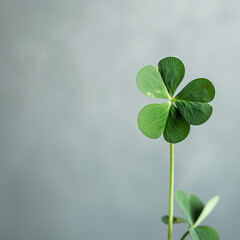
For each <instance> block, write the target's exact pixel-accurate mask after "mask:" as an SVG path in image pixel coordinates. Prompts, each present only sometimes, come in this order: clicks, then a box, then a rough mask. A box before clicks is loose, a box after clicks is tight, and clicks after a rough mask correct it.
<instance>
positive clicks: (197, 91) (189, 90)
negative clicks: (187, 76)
mask: <svg viewBox="0 0 240 240" xmlns="http://www.w3.org/2000/svg"><path fill="white" fill-rule="evenodd" d="M214 96H215V88H214V86H213V84H212V83H211V82H210V81H209V80H208V79H206V78H197V79H195V80H193V81H191V82H190V83H188V84H187V85H186V86H185V87H184V88H183V90H182V91H181V92H180V93H178V94H177V96H176V97H175V99H177V100H187V101H191V102H203V103H208V102H211V101H212V100H213V98H214Z"/></svg>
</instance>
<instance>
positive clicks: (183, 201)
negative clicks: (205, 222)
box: [175, 190, 204, 225]
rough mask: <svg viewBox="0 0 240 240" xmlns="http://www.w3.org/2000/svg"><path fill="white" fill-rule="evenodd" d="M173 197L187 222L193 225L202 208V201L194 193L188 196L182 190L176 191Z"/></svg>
mask: <svg viewBox="0 0 240 240" xmlns="http://www.w3.org/2000/svg"><path fill="white" fill-rule="evenodd" d="M175 197H176V200H177V203H178V205H179V207H180V208H181V210H182V211H183V213H184V215H185V217H186V218H187V220H188V221H189V223H190V224H191V225H193V224H194V223H195V222H196V221H197V219H198V217H199V216H200V214H201V212H202V210H203V209H204V204H203V202H202V201H201V200H200V199H199V198H198V197H197V196H195V195H191V196H190V197H188V195H187V194H186V193H185V192H184V191H182V190H178V191H176V193H175Z"/></svg>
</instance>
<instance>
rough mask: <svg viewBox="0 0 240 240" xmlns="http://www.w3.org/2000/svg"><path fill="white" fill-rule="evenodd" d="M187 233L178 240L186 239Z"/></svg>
mask: <svg viewBox="0 0 240 240" xmlns="http://www.w3.org/2000/svg"><path fill="white" fill-rule="evenodd" d="M188 233H189V231H187V232H185V233H184V234H183V236H182V237H181V239H180V240H184V239H185V238H186V236H187V235H188Z"/></svg>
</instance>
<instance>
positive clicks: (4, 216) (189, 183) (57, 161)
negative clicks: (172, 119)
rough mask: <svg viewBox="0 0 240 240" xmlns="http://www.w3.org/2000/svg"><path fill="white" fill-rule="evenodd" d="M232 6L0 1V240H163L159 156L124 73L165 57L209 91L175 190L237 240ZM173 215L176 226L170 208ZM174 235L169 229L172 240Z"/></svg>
mask: <svg viewBox="0 0 240 240" xmlns="http://www.w3.org/2000/svg"><path fill="white" fill-rule="evenodd" d="M239 9H240V2H239V1H233V0H230V1H224V0H203V1H193V0H192V1H191V0H182V1H180V0H172V1H171V0H170V1H161V0H148V1H143V0H140V1H139V0H122V1H120V0H119V1H113V0H102V1H100V0H92V1H91V0H90V1H87V0H85V1H84V0H79V1H69V0H68V1H67V0H66V1H57V0H55V1H51V0H50V1H43V0H41V1H40V0H39V1H35V0H32V1H30V0H29V1H27V0H21V1H20V0H18V1H17V0H16V1H14V0H5V1H4V0H1V1H0V41H1V42H0V69H1V78H0V98H1V99H0V108H1V118H0V126H1V128H0V131H1V132H0V133H1V134H0V148H1V149H0V159H1V161H0V239H1V240H55V239H56V240H66V239H68V240H77V239H78V240H79V239H81V240H95V239H96V240H108V239H113V240H122V239H124V240H146V239H151V240H159V239H166V238H167V226H166V225H163V224H162V223H161V222H160V217H161V216H162V215H164V214H166V213H167V208H168V178H169V144H167V143H166V142H165V141H164V140H163V138H162V137H161V138H160V139H158V140H151V139H148V138H146V137H145V136H144V135H143V134H142V133H141V132H140V131H139V129H138V127H137V124H136V118H137V114H138V112H139V111H140V109H141V108H142V107H143V106H144V105H146V104H148V103H152V102H160V101H161V100H160V101H158V100H156V99H151V98H148V97H146V96H145V95H143V94H142V93H141V92H140V91H139V90H138V89H137V86H136V82H135V79H136V74H137V72H138V71H139V70H140V69H141V68H142V67H143V66H145V65H148V64H153V65H157V63H158V61H159V60H160V59H161V58H164V57H166V56H176V57H179V58H180V59H181V60H182V61H183V62H184V64H185V67H186V75H185V79H184V81H183V82H182V84H181V85H180V87H179V90H180V89H181V88H182V87H183V86H184V85H185V84H186V83H187V82H189V81H190V80H192V79H194V78H197V77H206V78H208V79H210V80H211V81H212V82H213V83H214V85H215V87H216V97H215V99H214V101H213V102H212V105H213V107H214V112H213V115H212V117H211V118H210V120H209V121H208V122H207V123H206V124H204V125H202V126H200V127H192V128H191V132H190V135H189V137H188V138H187V139H186V140H185V141H184V142H182V143H179V144H177V145H176V146H175V158H176V159H175V161H176V165H175V167H176V168H175V171H176V175H175V187H176V189H184V190H185V191H186V192H187V193H188V194H190V193H195V194H197V195H199V196H201V198H202V199H203V201H204V202H206V201H207V200H208V199H209V198H210V197H212V196H213V195H216V194H220V195H221V201H220V203H219V205H218V206H217V208H216V209H215V210H214V212H213V213H212V214H211V215H210V216H209V218H208V220H206V221H205V224H209V225H211V226H213V227H214V228H216V229H217V230H218V231H219V233H220V235H221V239H223V240H225V239H231V240H239V228H238V225H239V202H240V193H239V185H238V184H239V180H240V176H239V168H240V164H239V120H240V113H239V96H238V95H239V90H238V88H239V86H240V84H239V78H240V67H239V64H240V60H239V59H240V44H239V43H240V33H239V27H240V10H239ZM175 213H176V215H180V216H182V214H181V212H180V211H179V208H178V206H177V205H176V204H175ZM185 229H186V226H185V225H183V226H180V225H178V226H175V228H174V239H175V240H179V239H180V236H181V234H182V233H183V231H185Z"/></svg>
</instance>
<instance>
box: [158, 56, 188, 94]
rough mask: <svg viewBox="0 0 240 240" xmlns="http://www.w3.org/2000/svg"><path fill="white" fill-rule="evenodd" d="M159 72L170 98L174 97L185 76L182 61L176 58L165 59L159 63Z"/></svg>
mask: <svg viewBox="0 0 240 240" xmlns="http://www.w3.org/2000/svg"><path fill="white" fill-rule="evenodd" d="M158 70H159V72H160V74H161V76H162V78H163V81H164V83H165V85H166V86H167V89H168V92H169V94H170V96H171V97H173V95H174V93H175V91H176V89H177V87H178V86H179V84H180V83H181V81H182V80H183V77H184V74H185V68H184V65H183V63H182V61H181V60H179V59H178V58H175V57H167V58H164V59H162V60H161V61H160V62H159V63H158Z"/></svg>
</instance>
